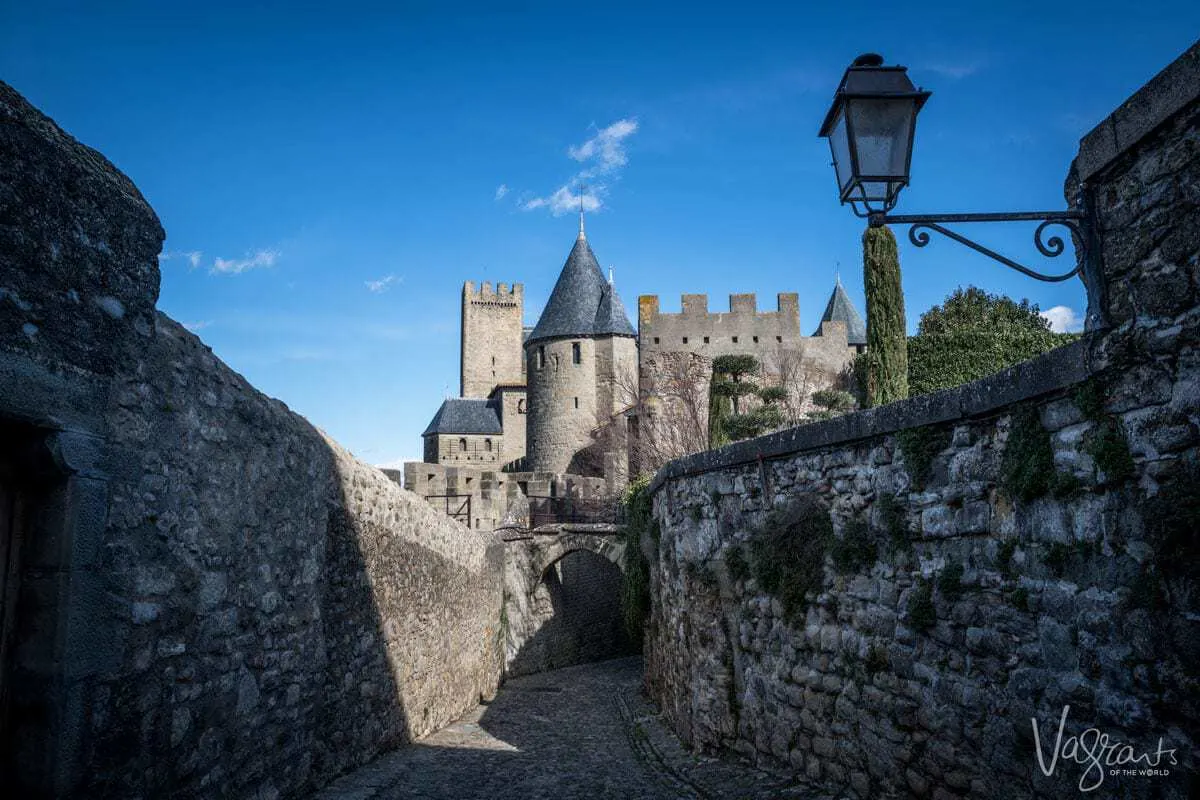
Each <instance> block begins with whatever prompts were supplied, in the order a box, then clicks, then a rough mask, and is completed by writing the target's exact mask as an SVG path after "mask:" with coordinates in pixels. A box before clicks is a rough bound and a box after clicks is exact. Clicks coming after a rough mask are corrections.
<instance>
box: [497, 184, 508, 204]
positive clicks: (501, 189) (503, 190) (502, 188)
mask: <svg viewBox="0 0 1200 800" xmlns="http://www.w3.org/2000/svg"><path fill="white" fill-rule="evenodd" d="M506 194H508V184H504V183H502V184H500V185H499V186H497V187H496V200H498V201H499V200H503V199H504V195H506Z"/></svg>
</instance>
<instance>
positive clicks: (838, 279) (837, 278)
mask: <svg viewBox="0 0 1200 800" xmlns="http://www.w3.org/2000/svg"><path fill="white" fill-rule="evenodd" d="M834 263H835V264H837V269H836V270H835V271H834V273H833V274H834V281H835V283H836V285H837V286H841V285H842V262H840V261H835V262H834Z"/></svg>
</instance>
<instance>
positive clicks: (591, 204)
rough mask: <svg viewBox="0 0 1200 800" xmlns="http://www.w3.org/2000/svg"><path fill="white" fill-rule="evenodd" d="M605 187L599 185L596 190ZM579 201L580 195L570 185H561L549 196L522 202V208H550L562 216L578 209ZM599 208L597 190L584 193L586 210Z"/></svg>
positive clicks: (555, 213) (558, 215)
mask: <svg viewBox="0 0 1200 800" xmlns="http://www.w3.org/2000/svg"><path fill="white" fill-rule="evenodd" d="M603 188H604V187H602V186H598V187H596V190H597V191H599V190H602V189H603ZM579 201H580V195H578V194H576V193H574V192H572V191H571V190H570V188H569V187H566V186H560V187H558V189H556V190H555V191H554V194H552V195H550V196H549V197H535V198H533V199H532V200H526V201H525V202H523V203H522V204H521V208H522V209H523V210H525V211H533V210H534V209H537V208H549V209H550V213H551V214H553V215H554V216H556V217H561V216H562V215H563V214H570V213H572V212H575V211H578V210H579ZM599 208H600V198H598V197H597V196H596V192H595V191H592V192H588V193H587V194H584V195H583V210H584V211H596V210H598V209H599Z"/></svg>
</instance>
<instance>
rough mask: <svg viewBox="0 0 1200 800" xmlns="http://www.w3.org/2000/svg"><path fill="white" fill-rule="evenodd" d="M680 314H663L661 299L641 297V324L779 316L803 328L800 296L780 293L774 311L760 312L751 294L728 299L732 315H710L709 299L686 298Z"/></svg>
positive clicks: (647, 295) (724, 313)
mask: <svg viewBox="0 0 1200 800" xmlns="http://www.w3.org/2000/svg"><path fill="white" fill-rule="evenodd" d="M679 305H680V308H681V310H680V312H679V313H677V314H671V313H664V312H663V311H661V310H660V306H659V302H658V295H656V294H644V295H641V296H639V297H638V322H639V323H640V322H642V321H643V320H647V321H653V320H656V319H661V318H663V317H689V318H697V317H729V316H733V317H739V316H742V317H744V316H756V317H759V316H761V317H775V316H778V315H779V314H783V315H795V317H796V327H797V329H799V325H800V295H799V294H797V293H796V292H780V293H779V294H777V295H775V307H776V310H775V311H761V312H760V311H759V310H758V296H757V295H756V294H754V293H753V292H751V293H749V294H731V295H729V311H727V312H726V311H717V312H710V311H709V310H708V295H706V294H684V295H680V299H679Z"/></svg>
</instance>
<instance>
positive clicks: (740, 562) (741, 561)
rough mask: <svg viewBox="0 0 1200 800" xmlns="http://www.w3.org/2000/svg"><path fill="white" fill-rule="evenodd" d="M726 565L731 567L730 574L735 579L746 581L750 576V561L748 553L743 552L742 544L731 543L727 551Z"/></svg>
mask: <svg viewBox="0 0 1200 800" xmlns="http://www.w3.org/2000/svg"><path fill="white" fill-rule="evenodd" d="M725 566H726V567H727V568H728V569H729V576H730V577H731V578H733V579H734V580H735V581H744V580H746V579H747V578H749V577H750V562H749V561H747V560H746V554H745V553H744V552H742V548H741V546H740V545H736V544H735V545H730V547H729V549H728V550H726V551H725Z"/></svg>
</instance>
